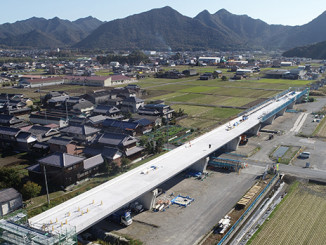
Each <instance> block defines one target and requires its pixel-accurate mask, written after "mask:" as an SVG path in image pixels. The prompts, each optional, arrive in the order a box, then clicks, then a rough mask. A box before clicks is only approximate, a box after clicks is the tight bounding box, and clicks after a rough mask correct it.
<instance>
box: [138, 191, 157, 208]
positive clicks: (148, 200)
mask: <svg viewBox="0 0 326 245" xmlns="http://www.w3.org/2000/svg"><path fill="white" fill-rule="evenodd" d="M157 195H158V189H155V190H153V191H149V192H146V193H145V194H144V195H142V196H141V197H140V198H139V202H140V203H141V204H142V205H143V207H144V208H145V209H148V210H151V209H152V208H153V207H154V205H155V201H156V197H157Z"/></svg>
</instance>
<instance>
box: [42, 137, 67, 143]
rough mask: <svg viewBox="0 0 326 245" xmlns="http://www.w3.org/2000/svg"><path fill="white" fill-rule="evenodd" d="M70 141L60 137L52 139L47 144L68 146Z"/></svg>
mask: <svg viewBox="0 0 326 245" xmlns="http://www.w3.org/2000/svg"><path fill="white" fill-rule="evenodd" d="M71 141H72V140H71V139H66V138H62V137H52V138H51V139H50V140H49V141H48V143H49V144H54V145H68V144H69V143H70V142H71Z"/></svg>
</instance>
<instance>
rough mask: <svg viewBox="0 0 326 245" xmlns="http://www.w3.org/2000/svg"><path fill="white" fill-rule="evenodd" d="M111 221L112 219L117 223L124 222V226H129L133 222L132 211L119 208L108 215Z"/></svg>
mask: <svg viewBox="0 0 326 245" xmlns="http://www.w3.org/2000/svg"><path fill="white" fill-rule="evenodd" d="M108 220H109V221H112V222H114V223H117V224H122V225H124V226H129V225H131V224H132V218H131V213H130V211H129V210H123V209H121V210H119V211H117V212H114V213H113V214H111V215H110V216H109V217H108Z"/></svg>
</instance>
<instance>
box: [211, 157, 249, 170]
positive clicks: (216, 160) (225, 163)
mask: <svg viewBox="0 0 326 245" xmlns="http://www.w3.org/2000/svg"><path fill="white" fill-rule="evenodd" d="M208 164H209V165H210V166H212V167H214V168H221V169H226V170H228V171H234V172H238V173H240V169H242V168H245V167H246V164H245V163H244V162H242V161H238V160H233V159H225V158H220V157H211V158H210V160H209V161H208Z"/></svg>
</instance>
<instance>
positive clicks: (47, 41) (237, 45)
mask: <svg viewBox="0 0 326 245" xmlns="http://www.w3.org/2000/svg"><path fill="white" fill-rule="evenodd" d="M325 27H326V11H325V12H323V13H322V14H321V15H319V16H317V17H316V18H315V19H313V20H312V21H310V22H309V23H307V24H305V25H301V26H285V25H270V24H267V23H266V22H264V21H262V20H260V19H254V18H251V17H250V16H248V15H245V14H244V15H236V14H232V13H230V12H229V11H227V10H226V9H220V10H218V11H216V12H215V13H213V14H211V13H209V12H208V11H207V10H203V11H202V12H200V13H198V14H197V16H195V17H194V18H191V17H187V16H184V15H182V14H180V13H179V12H178V11H176V10H174V9H173V8H171V7H169V6H166V7H163V8H156V9H152V10H149V11H146V12H142V13H139V14H134V15H130V16H128V17H126V18H122V19H116V20H112V21H109V22H102V21H100V20H98V19H96V18H94V17H91V16H88V17H85V18H80V19H77V20H75V21H69V20H62V19H60V18H58V17H55V18H52V19H49V20H46V19H44V18H39V17H32V18H29V19H27V20H25V21H17V22H15V23H12V24H10V23H5V24H2V25H0V45H1V46H10V47H16V46H12V45H18V47H21V46H26V45H24V43H22V42H20V41H19V39H21V38H22V37H24V38H26V39H27V40H33V37H29V35H37V38H36V37H35V38H34V39H35V40H36V42H35V45H33V43H29V45H32V47H34V48H35V47H39V48H46V47H53V46H58V47H69V48H70V47H73V48H81V49H110V50H133V49H147V50H148V49H155V50H177V51H179V50H208V49H211V50H231V49H232V50H234V49H237V50H245V49H246V50H250V49H252V50H254V49H257V50H275V49H280V50H288V49H292V48H294V47H298V46H304V45H309V44H313V43H316V42H321V41H325V40H326V28H325ZM34 30H37V31H38V32H33V31H34ZM42 38H44V42H43V44H42ZM51 40H52V41H53V43H51ZM29 45H27V46H29ZM40 45H41V46H40Z"/></svg>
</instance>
